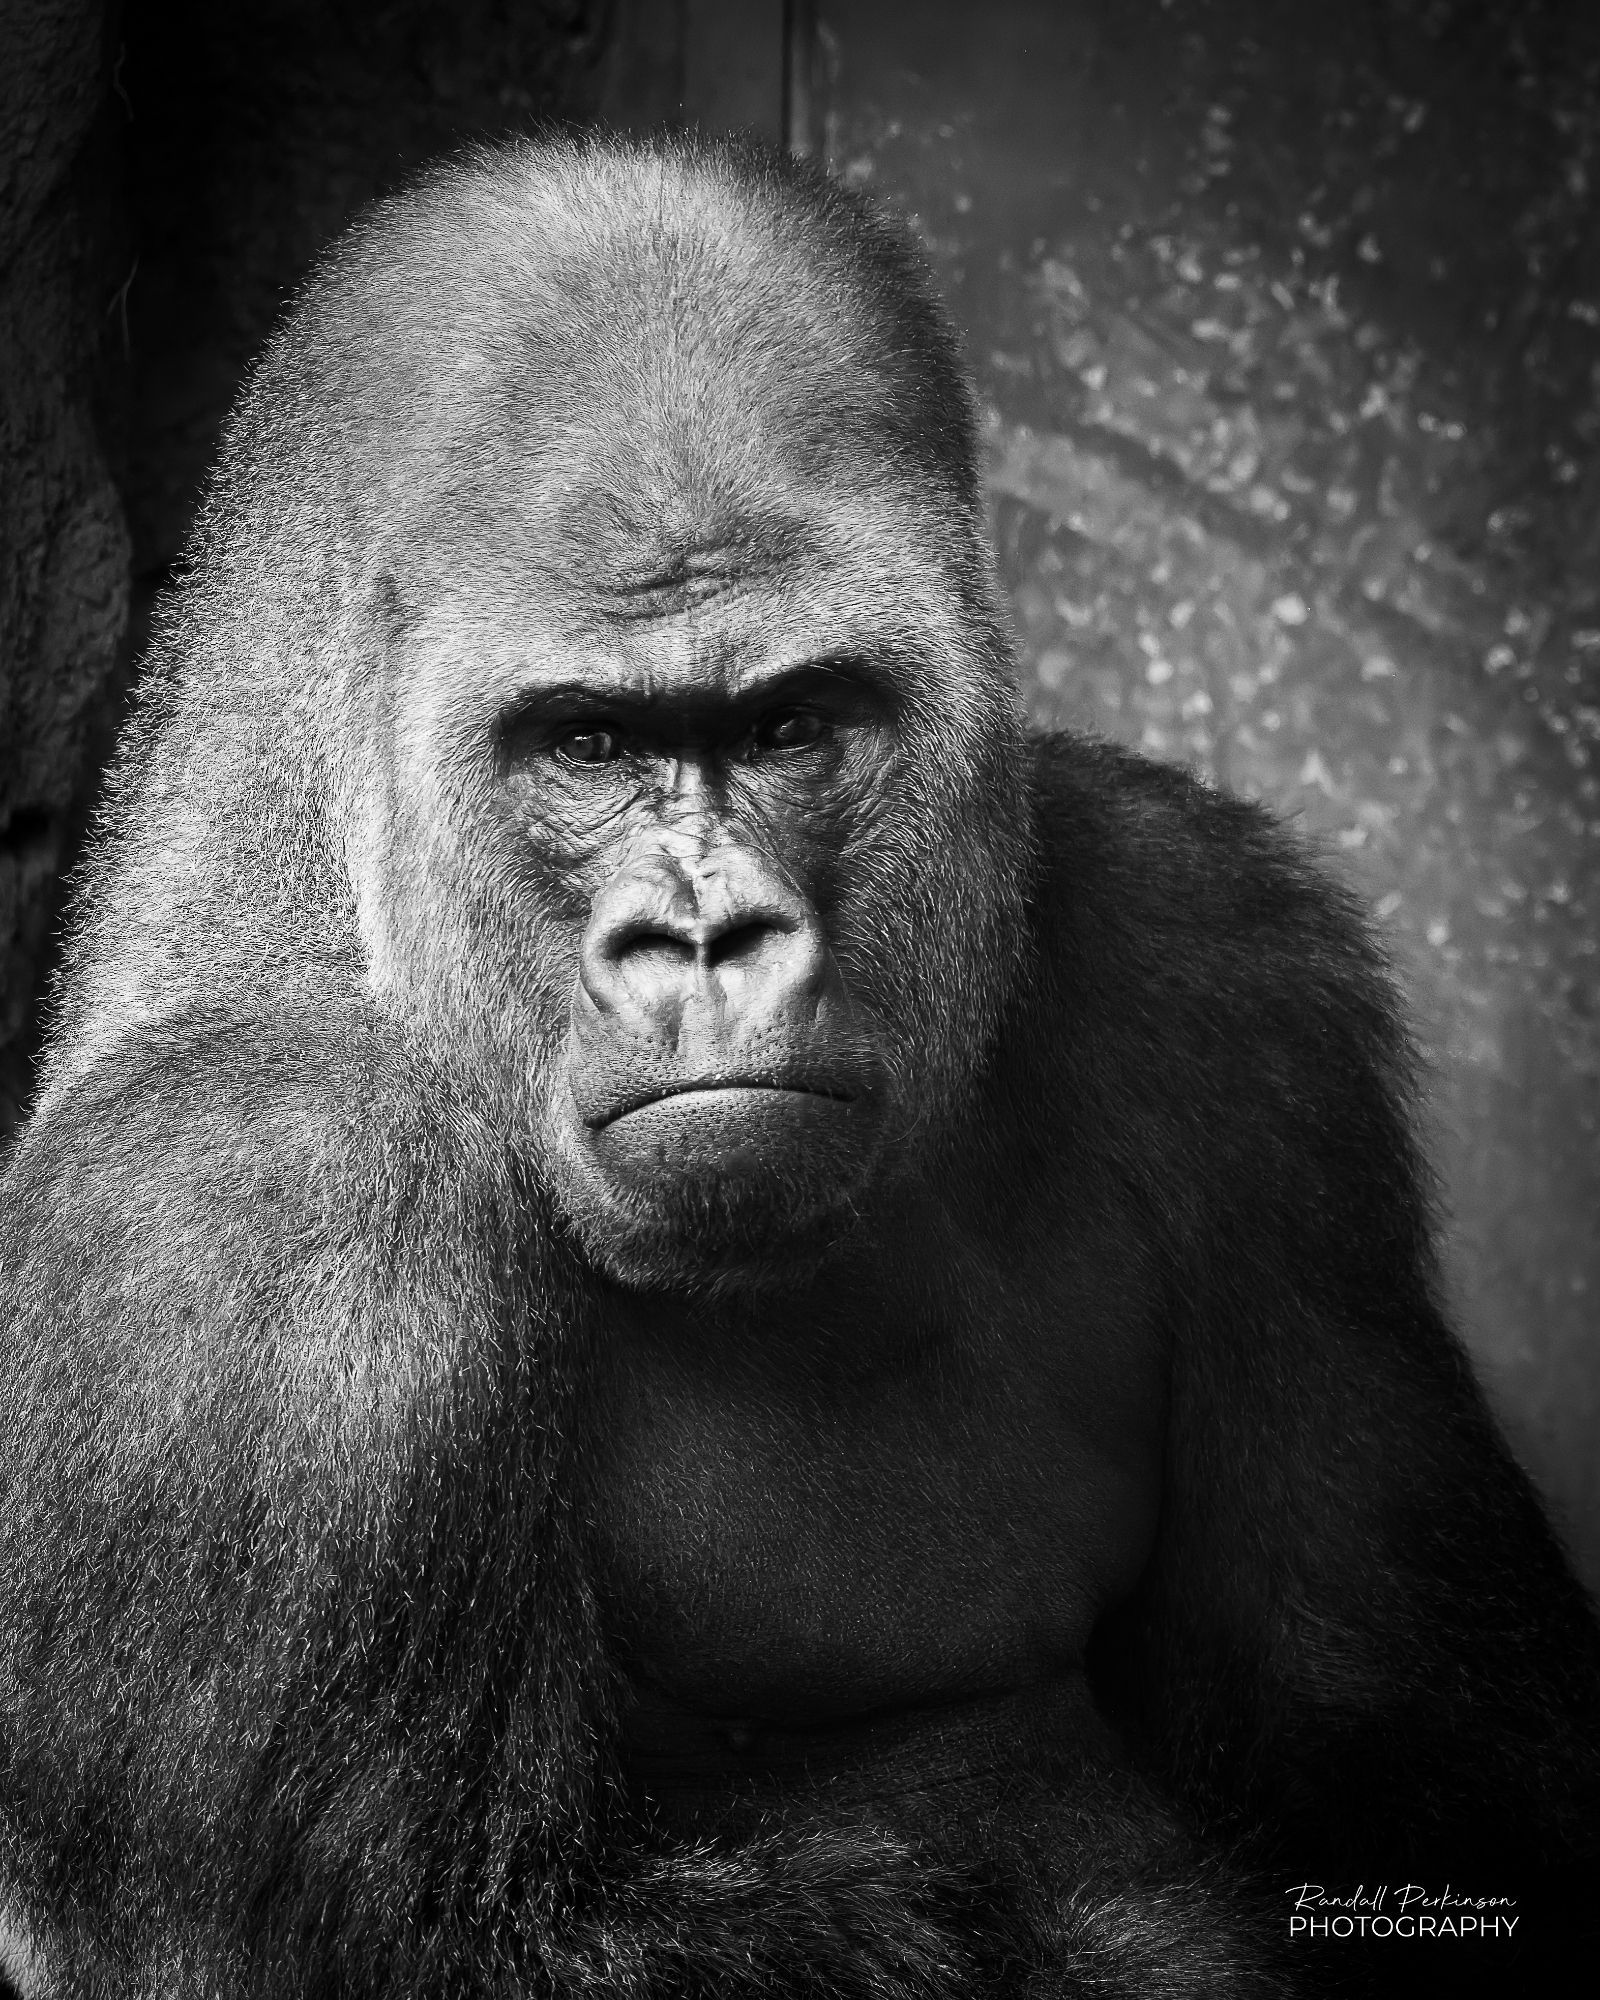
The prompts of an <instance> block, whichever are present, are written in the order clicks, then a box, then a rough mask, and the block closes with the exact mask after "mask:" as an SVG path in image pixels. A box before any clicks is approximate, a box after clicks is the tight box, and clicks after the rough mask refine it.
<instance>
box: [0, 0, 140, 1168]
mask: <svg viewBox="0 0 1600 2000" xmlns="http://www.w3.org/2000/svg"><path fill="white" fill-rule="evenodd" d="M113 54H114V52H113V50H112V48H111V46H110V45H109V42H108V37H107V35H106V33H105V31H104V26H103V20H102V9H101V7H100V5H99V4H98V0H53V4H52V0H8V5H7V7H6V10H5V23H4V55H3V59H0V1137H3V1135H4V1133H5V1132H6V1130H8V1129H9V1127H10V1125H11V1123H12V1122H13V1121H14V1119H15V1117H16V1115H17V1111H18V1108H19V1107H20V1106H21V1105H22V1104H23V1103H24V1102H25V1101H26V1099H27V1096H28V1093H29V1090H30V1088H31V1069H30V1064H29V1050H30V1047H31V1028H30V1022H31V1018H32V1012H33V1007H34V1002H35V998H36V995H37V993H38V990H39V987H40V984H41V981H42V978H43V975H44V971H45V968H46V965H47V963H48V957H49V940H50V936H51V933H52V930H53V928H54V921H55V916H56V910H57V903H58V894H59V881H60V875H61V871H62V867H63V864H64V863H65V862H66V861H67V860H69V859H70V856H71V854H72V851H73V849H74V847H75V845H76V842H77V839H78V836H79V833H80V831H81V826H82V820H83V816H84V812H85V808H86V804H87V799H88V796H89V793H90V792H91V791H92V787H93V782H94V775H95V772H96V770H97V768H98V765H99V761H100V759H101V757H102V756H103V754H104V752H105V749H106V747H107V743H108V741H109V734H110V728H111V722H112V717H113V715H114V711H115V699H114V691H115V686H116V682H117V679H118V672H119V661H120V648H121V642H122V636H123V630H124V626H125V624H126V619H127V607H128V537H127V529H126V527H125V525H124V520H123V509H122V502H121V500H120V498H119V497H118V492H117V487H116V484H115V482H114V480H113V477H112V471H111V467H110V464H109V461H108V455H107V439H108V435H109V436H110V437H111V439H112V441H113V444H114V441H115V432H116V425H115V412H116V409H117V405H118V402H119V380H120V368H121V360H122V352H123V349H122V339H123V318H122V303H123V297H124V292H123V287H124V283H125V280H126V278H127V276H128V270H129V265H130V263H131V259H130V256H129V252H128V249H127V244H126V238H125V236H124V234H123V232H122V230H121V228H120V226H119V220H118V218H119V200H118V179H119V175H118V160H117V152H116V140H115V121H114V120H113V119H111V118H110V117H109V116H108V113H107V101H108V98H109V95H110V87H111V76H112V62H113Z"/></svg>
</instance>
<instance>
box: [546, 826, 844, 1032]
mask: <svg viewBox="0 0 1600 2000" xmlns="http://www.w3.org/2000/svg"><path fill="white" fill-rule="evenodd" d="M827 971H828V950H827V945H826V943H825V941H824V939H823V935H822V928H821V925H820V924H819V923H818V921H817V917H816V913H815V912H814V911H813V910H812V908H811V906H810V904H809V902H808V901H807V900H806V899H805V898H804V897H803V896H801V895H800V894H799V892H798V891H797V890H795V889H793V888H791V887H790V885H789V884H788V883H787V882H785V881H784V880H783V879H782V878H781V877H780V876H778V875H777V874H776V872H775V871H773V870H771V869H768V868H764V867H762V866H760V865H759V864H758V863H756V862H755V861H753V860H752V859H751V857H749V856H748V855H745V854H735V855H732V856H729V857H727V858H721V857H716V856H713V857H711V858H708V859H706V860H704V861H700V862H695V863H680V862H677V861H675V860H674V861H668V860H662V861H659V862H655V863H653V864H650V865H648V866H644V867H640V868H636V869H633V870H630V871H628V872H627V873H625V874H623V875H621V876H619V877H617V878H615V879H614V880H613V881H612V882H611V883H609V884H608V885H607V887H606V888H605V889H604V890H602V891H601V893H600V895H599V896H597V897H596V899H595V903H594V907H593V910H592V911H591V913H590V918H589V925H588V929H587V930H586V932H585V934H584V940H583V948H582V953H581V957H580V961H579V975H580V978H581V980H582V984H583V990H584V992H585V993H586V994H587V995H588V997H589V999H590V1001H591V1002H592V1003H593V1005H594V1006H595V1007H596V1008H597V1009H598V1010H599V1012H601V1013H602V1014H611V1015H620V1016H623V1017H624V1018H625V1020H626V1022H627V1025H628V1026H630V1027H632V1028H633V1029H634V1030H635V1031H641V1030H642V1031H644V1032H646V1033H654V1034H659V1033H662V1032H663V1031H665V1032H669V1033H670V1032H673V1031H674V1030H675V1028H676V1026H677V1022H678V1020H679V1018H680V1017H681V1015H682V1013H683V1011H684V1010H685V1008H687V1007H690V1006H691V1005H700V1006H705V1007H708V1008H709V1009H711V1010H712V1011H713V1012H722V1011H724V1010H727V1011H731V1012H732V1013H734V1014H735V1015H738V1016H743V1017H745V1018H747V1019H748V1018H753V1017H757V1016H769V1017H770V1016H773V1015H783V1014H786V1013H788V1012H790V1010H791V1009H796V1008H798V1007H800V1006H802V1005H805V1004H806V1003H807V1002H809V1003H810V1004H811V1005H813V1006H814V1005H815V1002H816V1000H817V998H818V996H819V995H820V993H821V991H822V988H823V985H824V984H825V982H826V979H827Z"/></svg>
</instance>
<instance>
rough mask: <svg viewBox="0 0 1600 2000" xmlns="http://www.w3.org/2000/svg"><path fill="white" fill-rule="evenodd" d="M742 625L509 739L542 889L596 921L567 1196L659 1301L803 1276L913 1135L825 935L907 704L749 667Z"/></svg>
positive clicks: (568, 1042) (641, 646) (827, 677)
mask: <svg viewBox="0 0 1600 2000" xmlns="http://www.w3.org/2000/svg"><path fill="white" fill-rule="evenodd" d="M730 612H732V613H733V615H734V617H735V618H737V615H738V613H737V607H736V605H734V604H729V605H722V606H719V605H718V604H717V603H716V601H715V600H714V599H713V600H712V601H710V602H709V603H708V602H706V601H705V600H704V599H702V600H701V602H700V603H699V604H698V605H696V606H694V607H692V608H690V607H687V606H685V607H684V608H683V609H681V610H678V611H676V612H672V611H669V612H668V613H667V615H666V617H665V618H664V619H663V620H662V622H661V623H660V624H659V625H657V626H656V627H655V629H653V630H650V631H639V630H638V629H637V628H636V629H635V631H634V633H633V635H632V636H633V640H634V644H633V646H632V647H630V649H629V650H630V651H633V652H634V654H635V658H634V660H633V661H632V663H631V664H628V665H621V666H619V667H617V668H614V669H612V670H610V671H606V672H603V673H590V674H588V675H584V676H582V677H579V678H565V677H563V678H561V679H558V680H556V681H554V682H553V683H552V684H550V685H548V686H542V687H538V688H535V689H532V690H530V691H529V692H528V693H527V695H526V697H525V699H524V700H523V701H522V702H521V703H520V704H519V706H518V708H517V709H516V711H515V712H514V713H513V715H512V716H511V717H510V718H509V719H508V720H507V722H506V724H505V726H504V729H503V735H502V741H503V746H504V783H505V787H506V792H507V795H508V796H509V798H510V799H511V800H512V801H513V803H514V810H515V812H516V814H517V817H518V819H519V820H520V822H521V824H522V826H523V827H524V829H525V832H526V837H527V838H528V840H529V841H530V842H531V843H532V844H533V846H534V847H535V848H536V849H537V850H539V852H540V861H541V872H542V873H543V874H544V875H545V877H546V880H547V882H548V883H549V884H550V885H551V886H552V888H553V889H554V890H555V891H556V892H558V893H560V894H561V895H562V899H563V901H564V902H570V903H571V904H574V905H576V907H577V908H578V909H579V910H581V911H582V917H581V926H580V927H578V935H577V944H576V973H575V978H574V980H573V985H572V991H571V996H570V1005H569V1009H568V1020H567V1024H566V1032H565V1035H564V1038H563V1040H562V1042H561V1046H560V1052H559V1056H558V1058H557V1060H556V1062H555V1064H554V1070H553V1075H552V1088H551V1089H550V1092H549V1095H548V1098H547V1117H548V1120H549V1134H548V1136H549V1139H550V1142H551V1147H552V1152H553V1155H554V1160H555V1163H556V1166H557V1172H558V1188H559V1191H560V1194H561V1197H562V1199H563V1201H564V1203H565V1205H566V1207H567V1209H568V1211H569V1213H570V1215H571V1217H572V1219H573V1221H574V1222H575V1223H576V1225H577V1227H578V1230H579V1232H580V1235H581V1237H582V1239H583V1241H584V1242H585V1244H586V1246H587V1247H588V1249H589V1250H590V1253H591V1254H592V1255H594V1256H595V1257H596V1259H597V1260H598V1261H599V1262H600V1263H601V1264H602V1265H603V1266H604V1267H605V1268H607V1269H609V1270H610V1271H611V1272H612V1273H613V1274H614V1275H616V1276H619V1277H623V1278H632V1279H636V1280H641V1281H642V1280H645V1279H649V1280H652V1281H655V1282H661V1281H662V1280H663V1278H665V1277H667V1276H668V1275H669V1274H670V1275H675V1276H678V1277H680V1278H694V1277H701V1278H704V1277H706V1276H707V1275H709V1274H711V1273H715V1275H716V1276H717V1277H718V1278H719V1279H721V1280H722V1281H723V1282H727V1281H729V1280H732V1279H736V1278H737V1276H738V1274H739V1273H740V1272H741V1271H743V1270H745V1269H747V1268H750V1267H753V1266H754V1265H755V1264H756V1263H757V1262H758V1261H759V1262H760V1263H761V1265H762V1266H763V1268H764V1269H768V1270H770V1269H771V1267H772V1253H773V1251H774V1249H777V1250H778V1251H779V1252H780V1253H782V1252H785V1251H786V1252H788V1253H789V1255H790V1257H792V1256H793V1255H795V1254H799V1253H801V1252H802V1251H803V1249H804V1248H805V1246H806V1245H808V1244H809V1243H811V1242H812V1241H813V1240H814V1239H815V1238H816V1237H817V1235H818V1232H819V1231H821V1230H822V1229H824V1228H825V1227H826V1225H827V1224H828V1223H829V1221H830V1219H834V1218H836V1217H837V1216H838V1215H839V1213H840V1211H842V1210H845V1209H848V1207H849V1206H850V1204H851V1202H852V1200H853V1198H854V1197H856V1195H857V1194H858V1193H859V1191H860V1189H861V1188H862V1186H863V1185H864V1183H865V1182H866V1181H867V1180H868V1178H869V1177H870V1176H871V1175H872V1173H873V1170H874V1168H875V1165H876V1163H877V1162H878V1160H879V1157H880V1154H881V1153H882V1151H883V1147H884V1143H885V1138H886V1135H887V1132H888V1129H889V1127H890V1125H891V1123H892V1121H893V1115H894V1106H895V1082H894V1077H893V1072H892V1067H891V1064H890V1062H889V1061H888V1059H887V1055H886V1049H885V1039H886V1035H885V1031H886V1026H887V1024H886V1023H885V1022H884V1021H883V1019H882V1018H881V1017H880V1016H877V1015H875V1013H874V1012H873V1010H872V1009H871V1008H870V1007H869V1006H868V1005H866V1004H864V1003H863V1000H862V998H861V997H860V989H859V981H858V979H853V978H851V977H849V976H847V971H846V967H845V965H844V964H842V963H841V956H840V950H839V939H838V937H837V935H836V933H835V929H834V927H833V926H832V925H831V924H830V922H829V912H836V911H837V910H838V908H839V906H840V901H841V887H840V879H839V878H840V871H841V869H842V867H843V866H844V864H845V857H846V854H847V852H848V850H849V849H850V847H851V844H852V840H853V839H859V837H860V836H861V835H862V834H863V832H864V831H865V830H866V829H865V826H864V823H863V822H864V820H865V818H866V817H867V808H868V806H869V804H870V801H871V799H872V797H873V790H874V785H875V783H876V782H877V781H878V780H879V779H880V778H881V776H882V774H883V773H884V771H885V770H886V768H887V767H888V765H889V762H890V759H891V757H892V754H893V751H892V746H893V742H894V738H895V735H896V728H897V711H898V702H897V698H896V694H895V690H894V688H893V686H892V684H891V683H890V682H889V681H888V680H887V679H886V678H885V677H884V676H883V675H881V674H879V673H875V672H874V671H873V670H872V668H871V667H870V666H869V665H868V664H867V663H866V662H863V661H859V660H822V661H810V660H803V659H802V660H798V661H793V662H790V661H787V660H785V659H784V658H783V657H782V655H781V653H780V654H779V655H778V657H777V659H776V660H773V659H770V658H764V659H761V660H759V661H755V662H752V661H747V660H744V659H741V658H739V657H738V654H737V653H736V652H735V651H733V650H731V649H728V648H725V647H719V646H718V645H717V644H716V643H715V641H714V639H713V638H711V637H710V635H712V634H714V633H716V632H717V630H718V628H719V627H720V628H721V629H722V631H723V633H724V634H726V631H727V627H728V623H729V613H730ZM640 653H642V654H643V655H644V658H643V660H640V659H639V658H638V654H640ZM852 970H857V971H858V970H859V969H858V968H852ZM782 1263H783V1257H782V1255H781V1254H780V1258H779V1268H780V1269H781V1268H782Z"/></svg>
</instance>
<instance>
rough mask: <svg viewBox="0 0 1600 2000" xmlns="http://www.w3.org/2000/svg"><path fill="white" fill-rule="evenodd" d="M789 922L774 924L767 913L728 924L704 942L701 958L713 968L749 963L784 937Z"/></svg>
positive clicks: (788, 927) (746, 964) (789, 927)
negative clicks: (703, 954) (724, 928)
mask: <svg viewBox="0 0 1600 2000" xmlns="http://www.w3.org/2000/svg"><path fill="white" fill-rule="evenodd" d="M790 929H791V926H789V925H785V924H776V923H773V922H772V921H771V919H770V918H767V917H753V918H751V919H750V921H749V922H747V923H735V924H730V925H729V926H728V928H727V929H726V930H724V931H720V932H718V933H717V934H716V936H714V937H710V938H707V940H706V942H705V947H704V950H705V962H706V964H707V965H708V966H710V967H712V968H713V969H716V968H720V967H722V966H727V965H737V966H749V965H750V963H751V961H752V960H754V959H757V958H760V957H761V956H762V954H763V952H764V951H766V949H767V947H768V946H770V945H771V944H773V943H774V942H775V941H776V940H778V939H780V938H785V937H787V935H788V933H789V930H790Z"/></svg>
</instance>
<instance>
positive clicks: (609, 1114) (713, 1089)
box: [584, 1076, 856, 1132]
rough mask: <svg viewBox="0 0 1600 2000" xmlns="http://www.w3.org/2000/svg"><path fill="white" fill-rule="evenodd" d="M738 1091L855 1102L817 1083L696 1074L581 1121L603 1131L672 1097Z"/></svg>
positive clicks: (846, 1092)
mask: <svg viewBox="0 0 1600 2000" xmlns="http://www.w3.org/2000/svg"><path fill="white" fill-rule="evenodd" d="M741 1090H762V1091H769V1092H772V1093H775V1094H781V1095H784V1096H788V1097H822V1098H828V1099H831V1100H832V1101H833V1102H834V1103H835V1104H854V1103H855V1102H856V1093H855V1092H854V1091H849V1090H840V1089H838V1088H834V1087H830V1086H829V1085H827V1084H819V1083H775V1082H773V1081H772V1080H771V1079H770V1078H766V1077H735V1076H729V1077H696V1078H695V1079H694V1080H693V1082H690V1083H669V1084H664V1085H662V1086H661V1088H660V1089H657V1090H647V1091H641V1092H640V1093H639V1094H638V1095H637V1096H633V1097H629V1098H626V1099H625V1100H624V1101H623V1102H622V1103H621V1104H619V1105H617V1106H616V1107H615V1108H614V1109H611V1110H607V1111H603V1112H600V1113H598V1114H597V1115H596V1116H594V1117H591V1118H586V1119H585V1120H584V1123H585V1124H586V1125H587V1126H588V1127H589V1129H590V1131H591V1132H603V1131H604V1130H605V1128H606V1127H607V1126H608V1125H615V1124H616V1123H617V1121H618V1120H619V1119H622V1118H626V1117H628V1116H629V1115H630V1113H632V1112H635V1111H643V1110H645V1109H647V1108H648V1106H650V1105H652V1104H661V1103H664V1102H665V1101H666V1100H667V1099H668V1098H672V1097H717V1096H723V1095H728V1094H731V1093H733V1092H734V1091H741Z"/></svg>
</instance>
